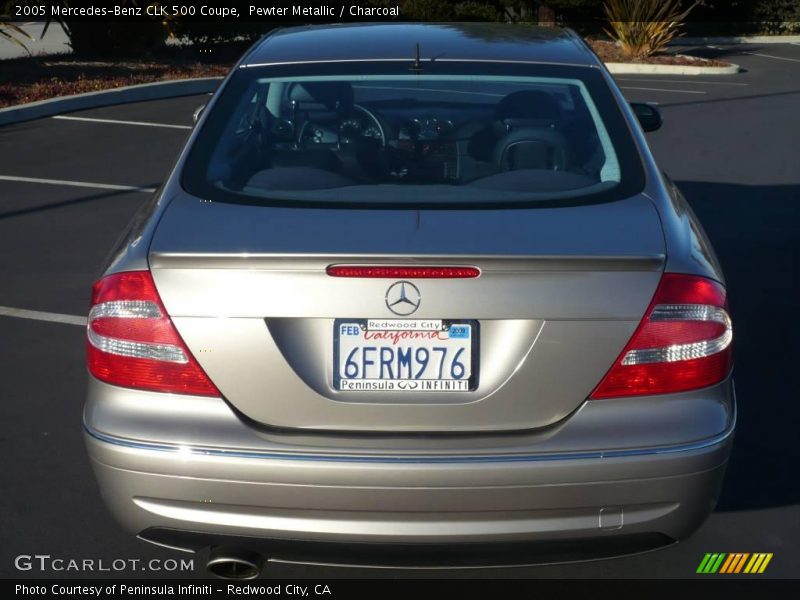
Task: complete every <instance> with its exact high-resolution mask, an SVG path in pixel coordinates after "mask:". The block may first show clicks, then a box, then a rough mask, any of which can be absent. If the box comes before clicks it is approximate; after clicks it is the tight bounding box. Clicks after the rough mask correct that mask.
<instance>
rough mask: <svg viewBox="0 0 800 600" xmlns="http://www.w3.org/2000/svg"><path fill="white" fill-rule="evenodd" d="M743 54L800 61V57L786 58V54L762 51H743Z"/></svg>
mask: <svg viewBox="0 0 800 600" xmlns="http://www.w3.org/2000/svg"><path fill="white" fill-rule="evenodd" d="M742 54H749V55H750V56H761V57H763V58H774V59H775V60H787V61H789V62H796V63H800V58H786V57H785V56H775V55H774V54H761V53H760V52H743V53H742Z"/></svg>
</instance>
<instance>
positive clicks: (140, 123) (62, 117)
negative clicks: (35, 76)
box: [52, 115, 192, 129]
mask: <svg viewBox="0 0 800 600" xmlns="http://www.w3.org/2000/svg"><path fill="white" fill-rule="evenodd" d="M52 118H53V119H60V120H61V121H86V122H87V123H111V124H113V125H138V126H139V127H166V128H167V129H191V128H192V126H191V125H172V124H170V123H150V122H147V121H121V120H119V119H95V118H94V117H69V116H67V115H56V116H55V117H52Z"/></svg>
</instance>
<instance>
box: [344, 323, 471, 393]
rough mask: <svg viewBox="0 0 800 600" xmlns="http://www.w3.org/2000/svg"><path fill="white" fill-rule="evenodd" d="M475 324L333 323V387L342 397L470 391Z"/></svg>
mask: <svg viewBox="0 0 800 600" xmlns="http://www.w3.org/2000/svg"><path fill="white" fill-rule="evenodd" d="M477 348H478V322H477V321H470V320H436V319H416V320H409V319H336V320H335V321H334V335H333V363H334V369H335V370H334V377H333V386H334V388H335V389H337V390H341V391H346V392H351V391H352V392H359V391H363V392H468V391H470V390H473V389H475V387H476V382H477V357H478V352H477Z"/></svg>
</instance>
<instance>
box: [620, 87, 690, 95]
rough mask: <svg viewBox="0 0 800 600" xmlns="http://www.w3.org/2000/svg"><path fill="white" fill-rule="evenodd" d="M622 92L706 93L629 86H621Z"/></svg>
mask: <svg viewBox="0 0 800 600" xmlns="http://www.w3.org/2000/svg"><path fill="white" fill-rule="evenodd" d="M620 87H621V88H622V89H623V90H642V91H645V92H674V93H676V94H705V93H706V92H703V91H700V90H670V89H666V88H650V87H633V86H630V85H621V86H620Z"/></svg>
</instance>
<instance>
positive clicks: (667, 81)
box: [615, 77, 750, 87]
mask: <svg viewBox="0 0 800 600" xmlns="http://www.w3.org/2000/svg"><path fill="white" fill-rule="evenodd" d="M615 79H616V80H617V81H631V82H634V83H680V84H684V85H685V84H695V83H696V84H699V85H734V86H744V87H746V86H748V85H750V84H749V83H733V82H731V81H705V80H703V81H697V80H696V79H692V80H689V79H688V78H687V79H686V80H685V81H680V80H678V79H632V78H630V77H616V78H615Z"/></svg>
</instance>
